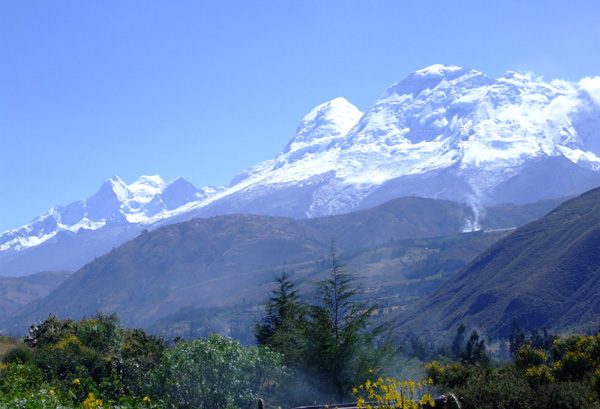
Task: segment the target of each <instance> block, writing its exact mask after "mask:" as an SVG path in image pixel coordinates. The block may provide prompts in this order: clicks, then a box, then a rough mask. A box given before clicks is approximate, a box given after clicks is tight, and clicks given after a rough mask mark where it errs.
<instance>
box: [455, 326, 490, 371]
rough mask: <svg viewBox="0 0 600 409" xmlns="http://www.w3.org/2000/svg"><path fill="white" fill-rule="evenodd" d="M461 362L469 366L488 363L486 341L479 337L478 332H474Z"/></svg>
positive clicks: (462, 353) (463, 352) (461, 355)
mask: <svg viewBox="0 0 600 409" xmlns="http://www.w3.org/2000/svg"><path fill="white" fill-rule="evenodd" d="M460 357H461V360H462V361H463V362H464V363H466V364H469V365H475V364H478V363H482V364H485V363H487V362H488V356H487V354H486V352H485V341H484V339H483V338H480V337H479V334H478V333H477V331H476V330H473V332H472V333H471V336H470V337H469V340H468V341H467V345H466V346H465V349H464V351H462V352H461V354H460Z"/></svg>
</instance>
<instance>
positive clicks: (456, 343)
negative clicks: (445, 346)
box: [451, 324, 467, 361]
mask: <svg viewBox="0 0 600 409" xmlns="http://www.w3.org/2000/svg"><path fill="white" fill-rule="evenodd" d="M466 330H467V328H466V327H465V326H464V324H460V325H459V326H458V328H457V329H456V334H455V335H454V339H453V340H452V347H451V349H452V357H453V358H454V360H455V361H457V360H458V359H459V358H460V354H461V352H462V349H463V345H464V343H465V331H466Z"/></svg>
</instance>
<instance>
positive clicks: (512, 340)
mask: <svg viewBox="0 0 600 409" xmlns="http://www.w3.org/2000/svg"><path fill="white" fill-rule="evenodd" d="M508 341H509V344H510V346H509V349H510V355H511V356H512V357H513V358H514V357H516V356H517V353H518V352H519V349H521V347H522V346H523V345H525V332H524V331H523V330H522V329H521V327H520V326H519V321H518V320H517V317H514V318H513V328H512V332H511V333H510V335H509V336H508Z"/></svg>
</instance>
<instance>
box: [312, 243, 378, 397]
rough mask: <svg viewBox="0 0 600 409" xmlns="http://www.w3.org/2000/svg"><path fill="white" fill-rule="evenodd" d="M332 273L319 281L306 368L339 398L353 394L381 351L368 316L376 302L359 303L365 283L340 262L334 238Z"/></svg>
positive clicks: (376, 330)
mask: <svg viewBox="0 0 600 409" xmlns="http://www.w3.org/2000/svg"><path fill="white" fill-rule="evenodd" d="M329 263H330V264H329V266H330V267H329V277H328V278H326V279H324V280H322V281H319V282H317V283H316V296H317V300H316V301H317V302H316V305H313V306H311V311H310V319H309V322H308V324H307V326H306V330H305V338H306V346H307V351H306V353H305V354H304V356H305V358H306V364H307V367H306V370H307V372H309V374H311V375H312V380H313V381H314V382H316V383H317V385H320V386H321V387H322V391H323V392H324V393H325V394H327V393H329V394H331V396H332V397H333V398H335V399H336V400H337V402H342V401H343V400H344V399H346V398H349V397H350V396H351V390H352V387H353V386H354V385H357V384H358V383H362V382H364V381H365V380H366V379H367V378H368V376H369V370H371V369H373V368H374V367H376V366H378V365H379V364H380V360H381V358H382V357H383V355H382V354H381V352H384V351H389V347H388V346H387V345H386V346H384V348H383V349H382V350H380V351H376V349H375V348H374V346H373V341H374V339H375V338H376V336H377V335H378V334H380V332H381V331H380V329H377V328H376V329H370V328H368V327H369V318H370V316H371V315H372V314H373V312H374V311H375V310H376V309H377V306H376V305H374V304H372V303H368V302H364V301H359V300H358V298H359V296H360V287H359V286H358V285H357V284H356V279H355V277H354V276H352V275H351V274H349V273H348V272H346V271H345V269H344V267H345V266H344V265H343V264H341V263H340V261H339V258H338V254H337V251H336V248H335V242H334V240H332V242H331V248H330V257H329Z"/></svg>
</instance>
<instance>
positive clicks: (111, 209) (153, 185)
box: [0, 176, 218, 275]
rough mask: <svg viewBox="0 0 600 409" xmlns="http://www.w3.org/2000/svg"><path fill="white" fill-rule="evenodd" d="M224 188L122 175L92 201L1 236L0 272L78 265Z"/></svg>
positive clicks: (54, 210) (61, 208)
mask: <svg viewBox="0 0 600 409" xmlns="http://www.w3.org/2000/svg"><path fill="white" fill-rule="evenodd" d="M216 191H218V189H213V188H204V189H202V190H198V189H196V188H195V187H194V185H192V184H191V183H190V182H189V181H187V180H186V179H184V178H178V179H175V180H173V181H171V182H169V183H165V182H164V181H163V180H162V179H161V178H160V177H159V176H142V177H141V178H140V179H138V180H137V181H136V182H134V183H132V184H130V185H127V184H125V183H124V182H123V181H122V180H121V179H119V178H118V177H117V176H113V177H112V178H111V179H109V180H107V181H106V182H104V184H102V186H101V187H100V190H98V192H97V193H96V194H94V195H92V196H90V197H88V198H86V199H82V200H80V201H77V202H73V203H70V204H68V205H67V206H54V207H53V208H52V209H50V210H49V211H48V212H46V213H44V214H42V215H41V216H39V217H37V218H35V219H34V220H33V221H32V222H31V223H30V224H28V225H26V226H23V227H21V228H19V229H16V230H12V231H7V232H5V233H3V234H1V235H0V275H23V274H28V273H32V272H35V271H42V270H69V269H77V268H79V267H81V266H82V265H83V264H85V263H86V262H89V261H91V260H93V258H94V257H96V256H101V255H103V254H105V253H106V252H107V251H109V250H110V249H111V248H113V247H115V246H117V245H119V244H121V243H123V242H125V241H127V240H129V239H131V238H133V237H135V236H136V235H137V234H139V233H140V231H141V230H142V229H143V227H140V226H145V225H147V224H148V223H149V221H150V220H152V221H154V220H159V219H162V218H165V217H168V216H169V215H170V213H169V212H170V211H173V210H175V209H178V208H180V207H181V206H183V205H185V204H186V203H189V202H201V201H202V200H204V199H206V197H208V196H209V195H211V194H214V192H216Z"/></svg>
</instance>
